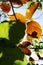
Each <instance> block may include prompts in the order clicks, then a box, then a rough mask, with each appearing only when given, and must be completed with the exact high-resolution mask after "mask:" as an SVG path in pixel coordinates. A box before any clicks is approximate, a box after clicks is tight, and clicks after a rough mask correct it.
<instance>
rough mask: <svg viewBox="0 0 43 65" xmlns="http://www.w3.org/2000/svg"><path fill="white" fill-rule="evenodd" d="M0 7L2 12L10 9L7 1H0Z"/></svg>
mask: <svg viewBox="0 0 43 65" xmlns="http://www.w3.org/2000/svg"><path fill="white" fill-rule="evenodd" d="M1 9H2V11H3V12H5V13H8V12H9V11H10V9H11V6H10V4H9V3H7V2H2V3H1Z"/></svg>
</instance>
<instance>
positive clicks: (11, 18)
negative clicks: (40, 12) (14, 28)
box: [8, 13, 26, 23]
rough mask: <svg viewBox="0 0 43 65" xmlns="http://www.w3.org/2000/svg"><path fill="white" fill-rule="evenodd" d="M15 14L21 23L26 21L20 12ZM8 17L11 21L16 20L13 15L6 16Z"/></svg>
mask: <svg viewBox="0 0 43 65" xmlns="http://www.w3.org/2000/svg"><path fill="white" fill-rule="evenodd" d="M15 15H16V18H17V20H19V21H20V22H22V23H25V22H26V16H24V15H22V14H20V13H15ZM8 18H9V19H10V20H12V21H13V20H16V19H15V16H14V15H11V16H8Z"/></svg>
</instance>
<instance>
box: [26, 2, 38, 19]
mask: <svg viewBox="0 0 43 65" xmlns="http://www.w3.org/2000/svg"><path fill="white" fill-rule="evenodd" d="M38 4H39V3H38V2H35V3H34V4H32V5H31V6H30V7H29V8H27V10H26V17H27V18H28V19H30V18H31V17H32V15H33V13H34V12H35V10H36V9H37V7H38Z"/></svg>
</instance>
